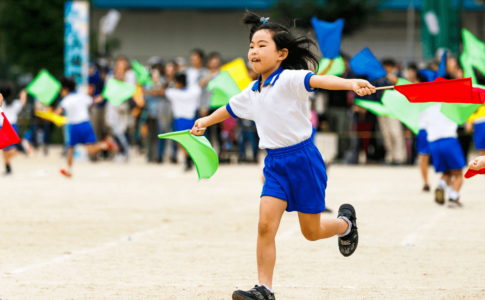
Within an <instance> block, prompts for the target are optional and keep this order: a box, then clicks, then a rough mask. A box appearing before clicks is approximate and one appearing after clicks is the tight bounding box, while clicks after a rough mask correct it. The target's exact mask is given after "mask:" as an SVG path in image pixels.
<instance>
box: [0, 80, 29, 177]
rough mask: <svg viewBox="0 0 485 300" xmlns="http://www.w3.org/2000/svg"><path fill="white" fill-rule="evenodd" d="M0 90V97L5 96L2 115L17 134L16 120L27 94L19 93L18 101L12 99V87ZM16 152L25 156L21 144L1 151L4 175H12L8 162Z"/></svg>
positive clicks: (4, 87)
mask: <svg viewBox="0 0 485 300" xmlns="http://www.w3.org/2000/svg"><path fill="white" fill-rule="evenodd" d="M0 90H1V93H2V95H4V96H5V105H4V106H3V107H2V110H3V113H4V114H5V117H6V118H7V120H8V121H9V122H10V124H11V125H12V127H13V129H14V130H15V132H17V134H19V129H18V126H17V119H18V114H19V113H20V111H21V110H22V108H23V107H24V106H25V104H26V103H27V92H26V91H25V90H22V91H21V92H20V99H14V98H13V92H14V88H13V86H12V85H10V84H6V85H4V86H2V88H1V89H0ZM18 151H20V152H22V153H24V154H27V153H26V151H25V149H24V147H23V146H22V144H21V143H18V144H15V145H11V146H8V147H6V148H4V149H3V160H4V162H5V173H4V174H5V175H10V174H12V167H11V165H10V162H11V160H12V158H13V157H14V156H15V155H17V153H18Z"/></svg>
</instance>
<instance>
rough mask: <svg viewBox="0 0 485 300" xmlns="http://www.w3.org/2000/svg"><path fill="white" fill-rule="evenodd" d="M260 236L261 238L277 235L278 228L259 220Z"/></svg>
mask: <svg viewBox="0 0 485 300" xmlns="http://www.w3.org/2000/svg"><path fill="white" fill-rule="evenodd" d="M258 234H259V235H260V236H271V235H276V228H275V226H274V225H273V224H272V223H271V222H269V221H266V220H259V223H258Z"/></svg>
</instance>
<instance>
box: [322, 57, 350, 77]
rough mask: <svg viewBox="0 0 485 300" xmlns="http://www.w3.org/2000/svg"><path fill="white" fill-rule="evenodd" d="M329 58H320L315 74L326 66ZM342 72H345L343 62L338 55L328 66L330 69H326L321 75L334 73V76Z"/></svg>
mask: <svg viewBox="0 0 485 300" xmlns="http://www.w3.org/2000/svg"><path fill="white" fill-rule="evenodd" d="M330 61H331V59H328V58H322V60H320V63H319V64H318V71H317V74H320V73H321V72H323V70H325V69H326V68H327V67H328V64H330ZM343 73H345V62H344V59H343V58H342V56H339V57H337V58H335V59H334V60H333V64H332V66H331V67H330V70H328V71H327V72H326V73H325V74H323V75H335V76H340V75H342V74H343Z"/></svg>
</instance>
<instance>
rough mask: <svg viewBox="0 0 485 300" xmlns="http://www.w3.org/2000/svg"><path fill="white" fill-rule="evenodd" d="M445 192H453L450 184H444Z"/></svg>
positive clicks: (449, 193)
mask: <svg viewBox="0 0 485 300" xmlns="http://www.w3.org/2000/svg"><path fill="white" fill-rule="evenodd" d="M445 192H446V194H447V195H448V196H450V195H451V194H452V193H453V188H452V187H451V185H447V186H446V189H445Z"/></svg>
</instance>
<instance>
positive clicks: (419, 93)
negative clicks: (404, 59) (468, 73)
mask: <svg viewBox="0 0 485 300" xmlns="http://www.w3.org/2000/svg"><path fill="white" fill-rule="evenodd" d="M394 88H395V89H396V90H397V91H399V92H400V93H401V94H403V95H404V96H406V98H407V99H408V100H409V102H411V103H427V102H439V103H468V104H482V101H481V99H480V95H479V93H478V92H477V93H474V92H473V88H472V79H471V78H463V79H452V80H446V79H444V78H441V77H438V78H437V79H436V80H435V81H433V82H424V83H413V84H405V85H396V86H395V87H394Z"/></svg>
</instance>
